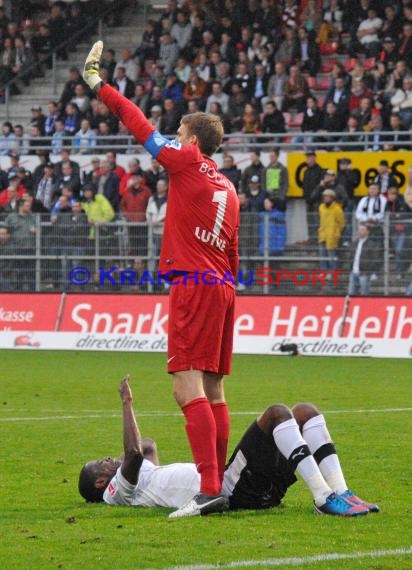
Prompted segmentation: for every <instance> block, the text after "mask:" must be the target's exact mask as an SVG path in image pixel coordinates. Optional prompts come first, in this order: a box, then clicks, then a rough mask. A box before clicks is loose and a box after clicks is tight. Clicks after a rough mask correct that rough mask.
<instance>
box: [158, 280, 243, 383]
mask: <svg viewBox="0 0 412 570" xmlns="http://www.w3.org/2000/svg"><path fill="white" fill-rule="evenodd" d="M234 313H235V289H233V288H232V287H229V286H228V285H225V284H223V285H219V284H215V285H206V284H204V283H202V282H201V280H199V283H198V284H195V283H193V282H192V283H191V282H190V280H188V281H187V283H186V284H183V283H179V284H175V285H171V286H170V293H169V325H168V326H169V337H168V350H167V355H168V360H167V371H168V372H169V373H172V372H179V371H182V370H203V371H205V372H214V373H216V374H225V375H226V374H229V373H230V369H231V365H232V351H233V325H234Z"/></svg>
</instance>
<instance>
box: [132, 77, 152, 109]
mask: <svg viewBox="0 0 412 570" xmlns="http://www.w3.org/2000/svg"><path fill="white" fill-rule="evenodd" d="M130 101H131V102H132V103H134V104H135V105H136V106H137V107H139V109H141V111H143V113H145V114H146V113H147V103H148V101H149V93H147V92H146V87H145V86H144V85H143V84H141V83H137V85H136V87H135V88H134V94H133V97H131V99H130Z"/></svg>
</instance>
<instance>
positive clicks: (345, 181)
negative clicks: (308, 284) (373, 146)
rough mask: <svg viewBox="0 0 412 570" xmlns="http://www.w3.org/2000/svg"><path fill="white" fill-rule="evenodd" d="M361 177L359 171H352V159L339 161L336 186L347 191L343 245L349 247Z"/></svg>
mask: <svg viewBox="0 0 412 570" xmlns="http://www.w3.org/2000/svg"><path fill="white" fill-rule="evenodd" d="M359 182H360V175H359V173H358V171H357V170H354V169H352V161H351V159H350V158H345V157H344V158H341V159H339V160H338V173H337V175H336V184H337V185H339V186H343V188H344V189H345V192H346V195H347V200H346V204H345V207H344V212H345V229H344V235H343V239H344V242H343V245H344V246H348V245H349V243H350V242H351V241H352V215H353V210H354V209H355V195H354V194H355V188H356V187H357V186H358V185H359Z"/></svg>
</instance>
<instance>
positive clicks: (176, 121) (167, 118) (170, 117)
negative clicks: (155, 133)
mask: <svg viewBox="0 0 412 570" xmlns="http://www.w3.org/2000/svg"><path fill="white" fill-rule="evenodd" d="M181 118H182V114H181V112H180V111H179V110H178V108H177V106H176V105H175V103H174V101H173V99H170V98H167V99H165V101H164V112H163V114H162V116H161V118H160V129H159V130H160V132H162V133H163V134H164V135H174V134H176V132H177V129H178V128H179V125H180V119H181Z"/></svg>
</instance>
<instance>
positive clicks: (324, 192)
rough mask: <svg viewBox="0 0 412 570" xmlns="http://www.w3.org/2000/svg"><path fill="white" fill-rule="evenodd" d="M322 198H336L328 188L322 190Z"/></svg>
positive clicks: (333, 192)
mask: <svg viewBox="0 0 412 570" xmlns="http://www.w3.org/2000/svg"><path fill="white" fill-rule="evenodd" d="M322 196H330V197H331V198H336V194H335V191H334V190H331V189H330V188H328V189H327V190H324V191H323V192H322Z"/></svg>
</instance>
